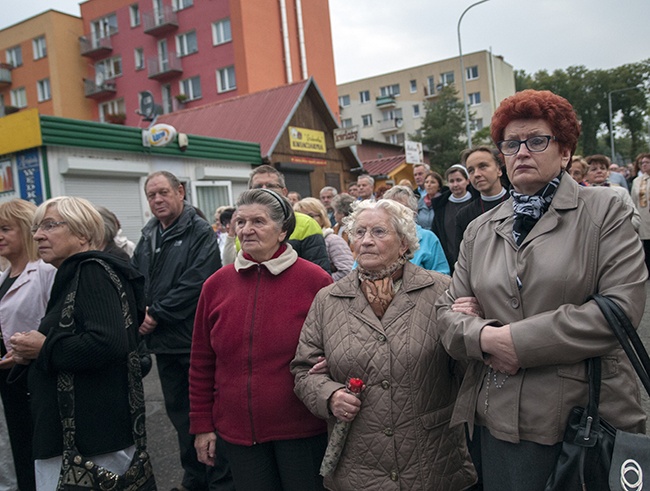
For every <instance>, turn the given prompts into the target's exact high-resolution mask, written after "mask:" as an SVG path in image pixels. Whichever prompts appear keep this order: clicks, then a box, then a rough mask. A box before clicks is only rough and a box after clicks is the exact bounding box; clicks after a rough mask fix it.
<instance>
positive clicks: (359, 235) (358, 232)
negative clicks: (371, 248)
mask: <svg viewBox="0 0 650 491" xmlns="http://www.w3.org/2000/svg"><path fill="white" fill-rule="evenodd" d="M367 233H369V234H370V236H371V237H373V238H375V239H378V240H382V239H385V238H386V236H387V235H388V234H389V233H390V232H389V231H388V230H386V229H385V228H383V227H372V228H368V229H365V228H357V229H355V230H354V231H353V232H352V236H353V237H354V240H363V238H364V237H365V236H366V234H367Z"/></svg>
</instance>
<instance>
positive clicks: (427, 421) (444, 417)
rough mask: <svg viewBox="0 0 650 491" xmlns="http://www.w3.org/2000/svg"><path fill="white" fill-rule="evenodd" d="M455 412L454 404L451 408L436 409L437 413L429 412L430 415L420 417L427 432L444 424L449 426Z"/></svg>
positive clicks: (425, 414)
mask: <svg viewBox="0 0 650 491" xmlns="http://www.w3.org/2000/svg"><path fill="white" fill-rule="evenodd" d="M453 412H454V403H453V402H452V403H451V404H450V405H449V406H447V407H443V408H442V409H436V410H435V411H429V412H428V413H424V414H421V415H420V416H419V418H420V422H421V423H422V427H423V428H424V429H425V430H432V429H434V428H437V427H439V426H442V425H444V424H449V421H451V415H452V414H453Z"/></svg>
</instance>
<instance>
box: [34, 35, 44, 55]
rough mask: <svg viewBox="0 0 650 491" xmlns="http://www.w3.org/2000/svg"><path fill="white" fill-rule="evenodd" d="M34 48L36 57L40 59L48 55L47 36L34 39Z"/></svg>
mask: <svg viewBox="0 0 650 491" xmlns="http://www.w3.org/2000/svg"><path fill="white" fill-rule="evenodd" d="M32 48H33V50H34V59H35V60H40V59H41V58H45V57H46V56H47V47H46V46H45V36H40V37H37V38H36V39H32Z"/></svg>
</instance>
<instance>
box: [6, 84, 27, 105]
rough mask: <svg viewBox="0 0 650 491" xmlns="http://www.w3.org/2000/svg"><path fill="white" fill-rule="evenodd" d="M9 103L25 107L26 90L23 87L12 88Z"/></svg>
mask: <svg viewBox="0 0 650 491" xmlns="http://www.w3.org/2000/svg"><path fill="white" fill-rule="evenodd" d="M10 97H11V105H12V106H14V107H27V92H25V87H20V88H18V89H14V90H12V91H11V92H10Z"/></svg>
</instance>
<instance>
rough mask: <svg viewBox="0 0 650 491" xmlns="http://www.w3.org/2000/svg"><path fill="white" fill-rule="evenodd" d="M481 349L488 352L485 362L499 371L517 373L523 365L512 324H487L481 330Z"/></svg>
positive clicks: (510, 373)
mask: <svg viewBox="0 0 650 491" xmlns="http://www.w3.org/2000/svg"><path fill="white" fill-rule="evenodd" d="M480 343H481V350H482V351H483V352H485V353H487V354H488V355H489V356H487V357H486V358H485V360H484V363H485V364H486V365H488V366H490V367H492V369H493V370H496V371H497V372H502V373H507V374H509V375H515V374H516V373H517V372H518V371H519V369H520V368H521V365H520V364H519V357H517V352H516V351H515V345H514V343H513V342H512V334H511V333H510V324H506V325H505V326H502V327H495V326H485V327H484V328H483V330H482V331H481V338H480Z"/></svg>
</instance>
